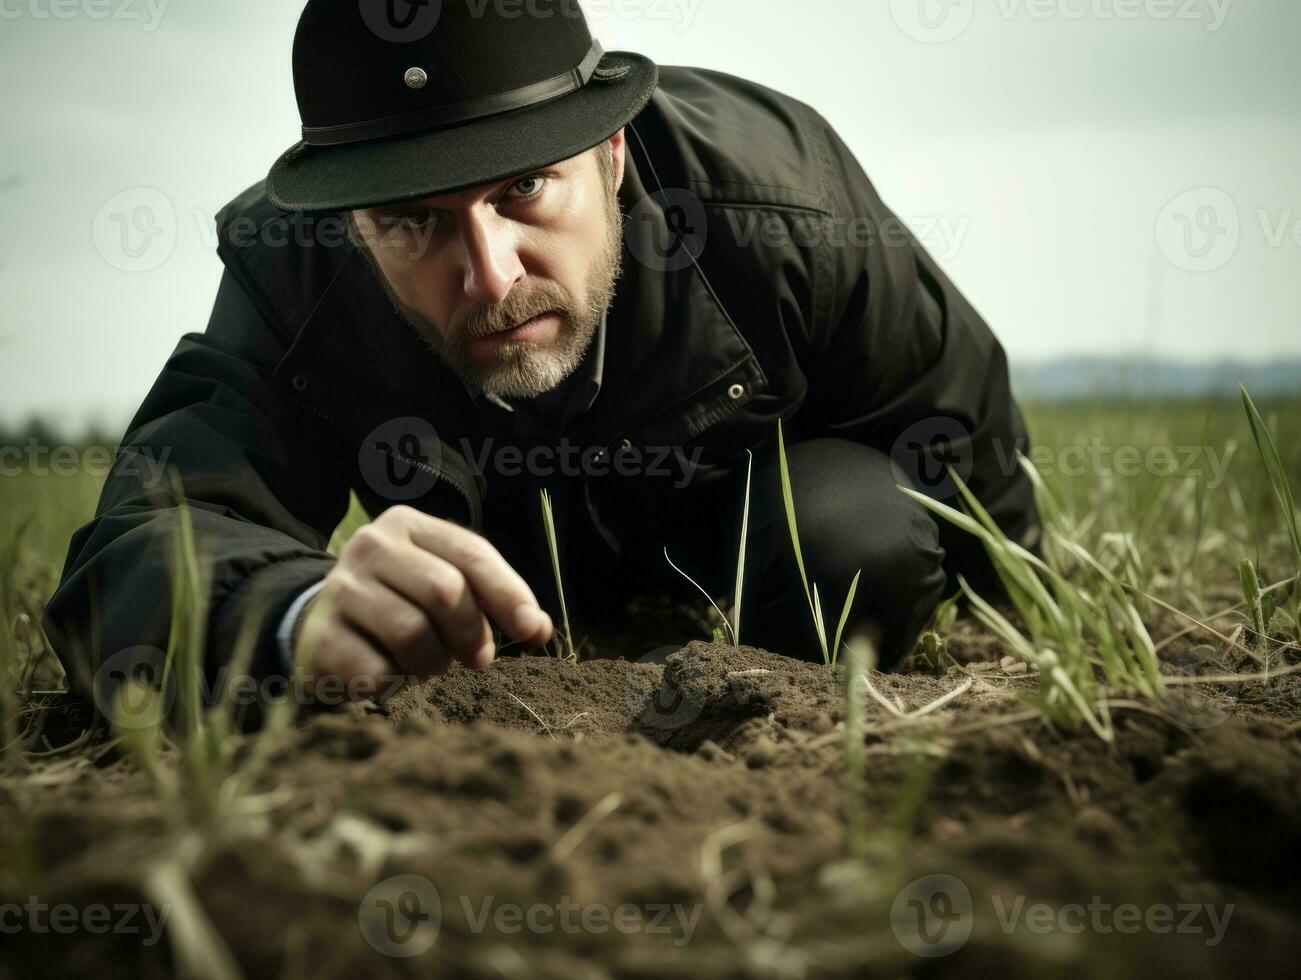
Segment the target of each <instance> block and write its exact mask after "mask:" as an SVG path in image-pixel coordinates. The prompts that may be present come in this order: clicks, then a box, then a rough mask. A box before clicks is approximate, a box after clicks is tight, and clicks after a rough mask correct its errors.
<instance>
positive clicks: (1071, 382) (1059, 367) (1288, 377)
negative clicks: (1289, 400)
mask: <svg viewBox="0 0 1301 980" xmlns="http://www.w3.org/2000/svg"><path fill="white" fill-rule="evenodd" d="M1240 381H1241V382H1242V383H1243V384H1245V385H1246V386H1247V390H1248V391H1250V392H1251V393H1252V395H1253V396H1258V397H1262V398H1263V397H1267V396H1272V395H1286V394H1294V393H1299V392H1301V358H1289V359H1283V360H1278V361H1274V362H1272V363H1268V364H1247V363H1244V362H1239V361H1211V362H1207V363H1190V362H1183V361H1174V360H1159V359H1138V358H1125V357H1066V358H1060V359H1058V360H1053V361H1044V362H1041V363H1038V364H1035V363H1029V364H1027V363H1021V364H1017V363H1015V362H1014V363H1013V366H1012V386H1013V388H1014V390H1015V391H1016V394H1017V396H1018V397H1020V398H1026V399H1030V400H1034V401H1060V400H1070V399H1077V398H1090V397H1101V398H1126V397H1127V398H1137V399H1143V398H1205V397H1217V396H1218V397H1224V398H1232V397H1236V396H1237V393H1238V382H1240Z"/></svg>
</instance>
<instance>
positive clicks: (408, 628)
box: [337, 576, 451, 677]
mask: <svg viewBox="0 0 1301 980" xmlns="http://www.w3.org/2000/svg"><path fill="white" fill-rule="evenodd" d="M337 613H338V615H339V616H340V617H341V618H342V619H343V620H344V621H345V622H347V623H348V624H349V625H351V626H352V627H353V628H354V629H356V630H357V632H359V633H361V634H362V635H363V636H365V637H370V638H373V639H374V640H375V641H376V642H377V643H378V644H379V648H380V650H381V651H382V652H383V653H384V654H385V655H386V656H388V657H389V659H391V660H393V661H394V662H396V663H397V664H398V666H400V667H402V668H403V669H404V670H406V671H407V672H409V673H412V674H416V675H418V676H421V677H428V676H429V675H431V674H441V673H444V672H445V671H446V670H447V667H448V664H449V663H450V661H451V654H450V653H449V651H448V647H447V643H446V642H445V641H444V639H443V636H442V634H441V633H440V632H439V629H438V624H437V623H435V622H434V621H433V620H432V619H430V618H429V614H428V613H427V612H425V610H423V609H421V608H420V607H419V606H417V605H416V604H415V603H414V602H411V601H410V600H409V599H407V598H406V597H405V596H403V595H400V594H399V593H397V592H394V591H393V590H392V589H391V588H389V587H388V586H387V585H385V584H384V583H383V582H381V581H379V579H377V578H372V577H369V576H361V577H354V576H349V577H348V578H347V579H345V580H343V581H341V582H340V595H339V601H338V606H337Z"/></svg>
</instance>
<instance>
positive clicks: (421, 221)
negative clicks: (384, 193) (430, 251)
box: [393, 210, 438, 231]
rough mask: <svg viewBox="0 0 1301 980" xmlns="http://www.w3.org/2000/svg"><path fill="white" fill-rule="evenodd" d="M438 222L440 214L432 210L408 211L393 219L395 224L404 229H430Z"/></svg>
mask: <svg viewBox="0 0 1301 980" xmlns="http://www.w3.org/2000/svg"><path fill="white" fill-rule="evenodd" d="M437 222H438V216H437V215H435V214H434V212H432V211H427V210H426V211H408V212H407V213H406V214H399V215H397V216H396V217H394V219H393V224H394V225H395V226H396V227H398V228H401V229H402V230H403V231H428V230H429V229H430V228H432V227H433V226H434V225H435V224H436V223H437Z"/></svg>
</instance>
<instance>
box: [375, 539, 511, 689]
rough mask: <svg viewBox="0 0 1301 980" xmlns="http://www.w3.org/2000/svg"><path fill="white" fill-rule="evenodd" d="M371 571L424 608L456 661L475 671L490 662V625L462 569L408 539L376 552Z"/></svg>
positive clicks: (492, 647) (493, 647) (492, 648)
mask: <svg viewBox="0 0 1301 980" xmlns="http://www.w3.org/2000/svg"><path fill="white" fill-rule="evenodd" d="M370 568H371V571H372V572H374V574H375V577H376V578H378V579H379V580H380V581H381V582H383V583H384V584H385V585H387V586H388V587H389V588H391V589H393V590H394V591H395V592H397V593H399V594H400V595H402V596H405V597H406V598H407V599H408V600H410V601H411V602H413V603H415V604H416V605H417V606H419V607H420V608H421V609H423V610H425V612H426V613H427V614H428V615H429V616H430V618H432V619H433V620H434V622H435V624H436V625H437V628H438V631H439V633H440V634H441V635H442V637H443V640H444V641H445V643H446V645H447V648H448V651H449V652H450V653H451V654H452V655H453V656H455V657H456V659H457V660H459V661H461V662H462V663H463V664H465V665H466V666H467V667H474V668H482V667H486V666H487V665H488V664H490V663H492V659H493V657H494V656H495V655H496V644H495V643H494V642H493V636H492V627H490V626H489V625H488V620H487V618H486V617H485V616H484V614H483V610H482V609H481V608H480V607H479V600H478V598H477V597H476V595H475V593H474V590H473V589H472V588H471V587H470V583H469V581H468V579H467V578H466V577H465V575H464V574H463V573H462V572H461V571H460V569H458V568H456V566H454V565H453V564H452V563H451V562H449V561H446V560H444V559H442V558H440V557H438V556H437V555H435V554H432V553H431V552H429V551H426V550H425V549H424V548H419V547H417V546H416V545H414V544H412V543H410V542H409V541H402V542H399V543H397V544H395V545H394V546H393V547H392V548H386V549H384V550H383V551H379V552H376V554H375V555H374V557H373V558H372V559H371V560H370Z"/></svg>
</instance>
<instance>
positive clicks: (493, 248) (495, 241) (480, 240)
mask: <svg viewBox="0 0 1301 980" xmlns="http://www.w3.org/2000/svg"><path fill="white" fill-rule="evenodd" d="M462 228H463V231H462V240H463V243H464V249H465V279H464V284H463V288H464V290H465V295H466V297H467V298H468V299H470V300H472V301H473V302H475V303H483V304H485V305H495V304H497V303H500V302H501V301H502V300H504V299H505V298H506V296H507V294H508V293H509V292H510V291H511V289H512V288H513V287H514V285H515V283H516V282H518V281H519V280H520V279H522V278H524V266H523V264H522V263H521V262H520V259H519V253H518V252H517V250H516V248H515V240H514V237H513V236H512V235H511V234H510V232H509V231H507V230H506V229H503V228H499V227H495V225H494V217H488V218H486V219H485V218H482V217H479V216H477V215H476V216H471V217H470V218H469V219H467V220H466V222H465V223H464V225H463V226H462Z"/></svg>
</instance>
